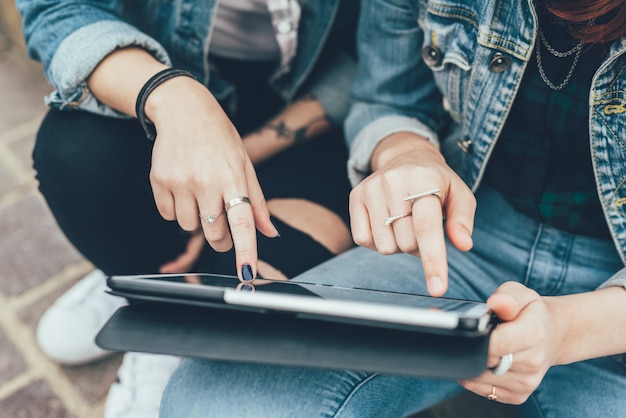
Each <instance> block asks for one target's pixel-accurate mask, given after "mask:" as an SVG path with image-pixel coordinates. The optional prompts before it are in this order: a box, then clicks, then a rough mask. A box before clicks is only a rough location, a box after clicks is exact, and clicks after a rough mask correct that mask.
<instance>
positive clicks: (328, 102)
mask: <svg viewBox="0 0 626 418" xmlns="http://www.w3.org/2000/svg"><path fill="white" fill-rule="evenodd" d="M301 2H302V3H303V4H302V14H301V19H300V23H299V30H298V47H297V52H296V56H295V57H294V59H293V61H292V63H291V70H290V71H289V72H288V73H287V74H285V75H283V76H281V77H280V78H278V79H277V80H274V82H273V87H274V88H275V89H276V91H277V92H279V93H280V94H281V95H282V96H283V97H284V98H285V99H286V100H288V101H289V100H292V99H293V98H294V96H295V95H296V94H299V93H303V92H305V91H306V92H310V93H312V94H313V95H314V96H315V97H316V98H317V99H318V100H319V101H320V102H321V104H322V106H323V107H324V109H325V111H326V114H327V116H328V117H329V119H330V120H331V121H333V122H336V123H338V122H339V123H340V122H341V121H342V120H343V119H344V117H345V114H346V112H347V109H348V105H349V88H350V87H349V86H350V82H351V80H352V77H353V75H354V71H355V63H354V60H353V58H352V57H351V56H350V55H349V54H346V53H344V52H343V51H342V50H341V49H340V48H338V45H340V44H342V40H343V39H341V35H343V33H341V32H342V30H344V29H346V28H349V27H350V24H352V23H353V21H354V20H355V19H356V15H357V14H358V5H359V2H358V0H348V1H345V0H344V1H343V2H342V1H340V0H301ZM16 3H17V7H18V10H19V11H20V13H21V15H22V18H23V32H24V36H25V38H26V43H27V47H28V52H29V54H30V56H31V57H32V58H33V59H35V60H38V61H41V63H42V64H43V68H44V71H45V74H46V77H47V78H48V80H49V81H50V83H51V84H52V85H53V87H54V89H55V90H54V92H53V93H52V94H50V95H49V96H48V97H47V98H46V103H47V104H48V105H49V106H53V107H57V108H81V109H84V110H88V111H91V112H95V113H100V114H105V115H110V116H120V117H123V116H125V115H122V114H120V113H118V112H116V111H115V110H114V109H112V108H110V107H107V106H105V105H103V104H102V103H100V102H98V101H97V100H96V99H95V97H94V96H93V95H92V94H91V92H90V91H89V89H88V88H87V84H86V81H85V80H86V79H87V77H88V76H89V74H91V72H92V71H93V70H94V68H95V67H96V66H97V65H98V63H99V62H100V61H101V60H102V59H103V58H104V57H106V55H108V54H109V53H111V52H113V51H114V50H116V49H119V48H123V47H127V46H138V47H141V48H144V49H145V50H147V51H149V52H150V53H151V54H152V55H153V56H154V57H155V58H157V59H158V60H159V61H161V62H162V63H164V64H167V65H173V66H177V67H181V68H185V69H187V70H189V71H191V72H192V73H193V74H194V75H195V76H196V77H197V78H198V80H200V81H202V82H203V83H204V84H205V85H206V86H207V87H209V89H210V90H211V91H212V92H213V94H214V95H215V96H216V98H217V99H219V100H222V99H224V98H225V97H227V96H228V95H229V94H230V93H231V92H232V89H233V88H232V86H231V85H230V84H229V83H228V82H227V81H225V80H224V79H223V78H220V77H219V76H218V75H217V74H211V71H210V65H209V61H208V53H209V51H208V48H209V42H210V36H211V29H212V23H213V17H214V15H215V10H216V7H217V3H218V0H169V1H162V0H142V1H140V0H56V1H53V0H17V2H16ZM343 43H345V42H343ZM318 64H319V65H318Z"/></svg>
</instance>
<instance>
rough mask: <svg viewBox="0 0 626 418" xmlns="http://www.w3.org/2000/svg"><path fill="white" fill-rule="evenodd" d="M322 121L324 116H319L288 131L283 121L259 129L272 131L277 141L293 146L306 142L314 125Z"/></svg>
mask: <svg viewBox="0 0 626 418" xmlns="http://www.w3.org/2000/svg"><path fill="white" fill-rule="evenodd" d="M324 121H326V118H325V117H324V116H320V117H317V118H315V119H313V120H311V121H309V122H307V123H306V124H305V125H304V126H302V127H299V128H296V129H290V128H289V127H287V125H286V124H285V122H284V121H282V120H278V121H276V122H275V123H269V124H267V125H265V126H263V128H261V129H270V130H273V131H275V132H276V137H277V138H278V139H280V140H285V141H289V142H293V143H294V144H295V143H299V142H302V141H304V140H306V139H307V138H308V137H309V136H310V134H312V133H314V132H315V128H316V125H317V124H318V123H320V122H324Z"/></svg>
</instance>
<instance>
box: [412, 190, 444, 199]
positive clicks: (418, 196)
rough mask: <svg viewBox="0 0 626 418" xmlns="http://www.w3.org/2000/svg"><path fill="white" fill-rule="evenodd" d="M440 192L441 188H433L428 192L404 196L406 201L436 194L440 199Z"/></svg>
mask: <svg viewBox="0 0 626 418" xmlns="http://www.w3.org/2000/svg"><path fill="white" fill-rule="evenodd" d="M437 193H439V189H432V190H428V191H427V192H422V193H418V194H414V195H411V196H407V197H405V198H404V200H405V201H406V202H412V201H414V200H417V199H420V198H422V197H426V196H435V197H436V198H437V199H440V197H439V195H438V194H437Z"/></svg>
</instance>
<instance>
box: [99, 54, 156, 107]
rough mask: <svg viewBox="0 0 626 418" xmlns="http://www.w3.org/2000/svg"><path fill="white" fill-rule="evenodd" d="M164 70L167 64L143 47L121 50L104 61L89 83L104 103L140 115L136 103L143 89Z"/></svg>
mask: <svg viewBox="0 0 626 418" xmlns="http://www.w3.org/2000/svg"><path fill="white" fill-rule="evenodd" d="M164 68H166V66H165V65H164V64H162V63H161V62H159V61H158V60H156V59H155V58H154V57H153V56H152V55H150V54H149V53H148V52H146V51H144V50H142V49H140V48H125V49H120V50H117V51H115V52H113V53H111V54H109V55H108V56H107V57H106V58H105V59H104V60H102V61H101V62H100V64H99V65H98V66H97V67H96V68H95V70H94V71H93V72H92V73H91V75H90V76H89V79H88V80H87V84H88V86H89V89H90V90H91V92H92V93H93V94H94V96H95V97H96V98H97V99H98V100H99V101H101V102H102V103H104V104H106V105H107V106H110V107H112V108H114V109H116V110H118V111H120V112H123V113H126V114H127V115H131V116H136V114H135V102H136V100H137V95H138V94H139V91H140V90H141V87H142V86H143V85H144V83H145V82H146V81H147V80H148V79H149V78H150V77H151V76H153V75H154V74H156V73H157V72H159V71H160V70H163V69H164Z"/></svg>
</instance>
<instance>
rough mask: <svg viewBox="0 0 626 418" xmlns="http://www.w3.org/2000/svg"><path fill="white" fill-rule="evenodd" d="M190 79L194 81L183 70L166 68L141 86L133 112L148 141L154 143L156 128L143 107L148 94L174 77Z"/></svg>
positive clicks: (192, 76)
mask: <svg viewBox="0 0 626 418" xmlns="http://www.w3.org/2000/svg"><path fill="white" fill-rule="evenodd" d="M180 76H185V77H191V78H193V79H194V80H196V77H194V75H193V74H191V73H190V72H189V71H187V70H183V69H180V68H166V69H165V70H162V71H159V72H158V73H156V74H155V75H153V76H152V77H150V79H149V80H148V81H146V83H145V84H144V85H143V87H142V88H141V90H140V91H139V95H137V101H136V102H135V112H136V113H137V119H139V123H141V127H142V128H143V130H144V131H145V132H146V136H147V137H148V139H149V140H151V141H154V139H155V138H156V128H155V127H154V124H153V123H152V122H150V120H148V118H147V117H146V112H145V107H146V101H147V100H148V96H150V93H152V92H153V91H154V89H156V88H157V87H158V86H159V85H161V84H162V83H164V82H165V81H167V80H169V79H171V78H174V77H180Z"/></svg>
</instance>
